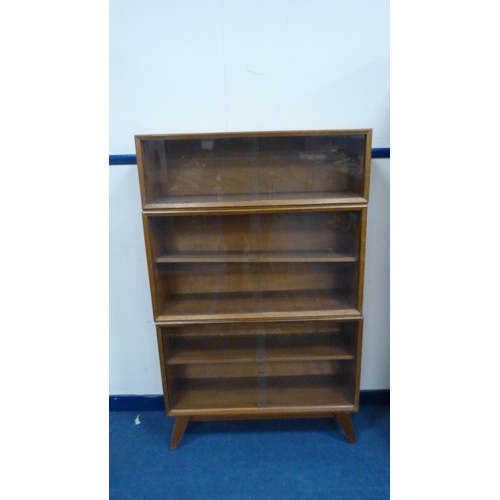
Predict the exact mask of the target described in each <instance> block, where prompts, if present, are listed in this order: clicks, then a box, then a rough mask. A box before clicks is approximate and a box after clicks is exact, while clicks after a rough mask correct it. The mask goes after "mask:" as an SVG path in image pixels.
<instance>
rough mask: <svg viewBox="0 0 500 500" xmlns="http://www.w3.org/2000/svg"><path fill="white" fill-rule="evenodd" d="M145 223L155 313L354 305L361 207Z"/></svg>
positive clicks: (220, 313) (329, 310) (311, 310)
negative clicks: (152, 268) (153, 288)
mask: <svg viewBox="0 0 500 500" xmlns="http://www.w3.org/2000/svg"><path fill="white" fill-rule="evenodd" d="M147 224H148V226H149V231H148V234H149V235H150V236H149V246H150V252H151V254H152V255H151V258H152V261H153V262H154V272H153V279H154V287H155V291H156V298H157V303H156V305H155V315H156V317H157V321H164V320H166V319H169V320H176V319H177V320H199V319H210V318H211V317H212V318H216V319H238V316H240V315H243V316H245V317H247V318H248V319H252V318H254V317H255V316H256V315H259V314H262V313H265V314H269V315H271V316H272V317H280V316H287V315H293V316H294V317H301V316H307V315H309V314H311V315H312V314H316V315H317V314H320V315H321V314H322V315H324V316H328V315H332V314H341V313H342V312H344V313H345V312H346V311H348V312H349V313H350V314H356V313H357V307H358V295H359V259H360V254H359V252H360V231H361V228H360V225H361V210H346V211H331V212H306V213H288V214H281V213H275V214H249V215H207V216H196V215H195V216H187V215H183V216H161V217H160V216H156V217H149V218H148V219H147ZM269 319H270V318H269Z"/></svg>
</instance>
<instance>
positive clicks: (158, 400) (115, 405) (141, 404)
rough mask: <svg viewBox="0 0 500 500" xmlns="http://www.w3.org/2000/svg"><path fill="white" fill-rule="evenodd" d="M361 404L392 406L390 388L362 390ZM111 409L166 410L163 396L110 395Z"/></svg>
mask: <svg viewBox="0 0 500 500" xmlns="http://www.w3.org/2000/svg"><path fill="white" fill-rule="evenodd" d="M359 401H360V406H374V405H379V406H390V389H379V390H372V391H361V392H360V399H359ZM109 411H165V404H164V402H163V396H161V395H152V396H109Z"/></svg>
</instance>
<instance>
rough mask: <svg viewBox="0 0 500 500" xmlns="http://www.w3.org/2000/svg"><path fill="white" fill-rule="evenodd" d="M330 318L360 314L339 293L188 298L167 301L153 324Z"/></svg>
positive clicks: (261, 294)
mask: <svg viewBox="0 0 500 500" xmlns="http://www.w3.org/2000/svg"><path fill="white" fill-rule="evenodd" d="M331 317H357V318H361V313H360V312H359V311H358V310H357V309H356V308H355V307H354V306H353V304H352V303H351V302H350V301H349V300H348V299H347V298H346V297H345V295H343V294H342V293H328V292H327V291H317V290H308V291H299V292H275V293H269V292H267V293H235V294H219V295H217V294H192V295H183V296H173V297H171V298H170V299H169V300H168V301H167V302H166V304H165V306H164V308H163V310H162V312H161V314H160V315H159V316H158V317H157V318H156V319H155V321H156V322H157V323H169V322H173V323H175V322H196V321H202V322H205V321H207V322H210V321H211V322H215V321H265V320H269V319H291V318H294V319H304V318H312V319H324V318H331Z"/></svg>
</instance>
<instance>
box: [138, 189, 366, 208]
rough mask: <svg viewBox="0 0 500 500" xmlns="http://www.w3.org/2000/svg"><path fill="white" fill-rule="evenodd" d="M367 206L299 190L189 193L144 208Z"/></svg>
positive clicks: (351, 197)
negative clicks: (287, 191)
mask: <svg viewBox="0 0 500 500" xmlns="http://www.w3.org/2000/svg"><path fill="white" fill-rule="evenodd" d="M345 204H351V205H360V206H362V205H366V204H367V200H366V198H363V197H362V196H358V195H356V194H355V193H345V192H340V193H331V192H315V193H309V192H302V193H299V192H297V193H273V194H265V193H255V194H213V195H196V196H195V195H192V196H168V197H159V198H155V199H154V200H151V201H150V202H148V203H147V204H146V205H145V206H144V209H145V210H168V209H187V208H190V209H196V208H207V209H209V208H232V209H237V208H244V207H253V208H258V207H262V208H265V207H272V208H275V209H276V208H279V207H292V206H297V207H299V206H311V205H313V206H316V205H317V206H318V207H321V205H345Z"/></svg>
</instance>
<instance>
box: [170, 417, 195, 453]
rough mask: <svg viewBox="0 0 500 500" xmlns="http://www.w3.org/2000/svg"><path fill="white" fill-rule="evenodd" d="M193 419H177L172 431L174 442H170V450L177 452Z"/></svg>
mask: <svg viewBox="0 0 500 500" xmlns="http://www.w3.org/2000/svg"><path fill="white" fill-rule="evenodd" d="M190 420H191V417H175V418H174V428H173V430H172V440H171V441H170V449H171V450H175V449H176V448H177V446H179V443H180V442H181V439H182V436H183V435H184V431H185V430H186V427H187V426H188V424H189V421H190Z"/></svg>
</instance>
